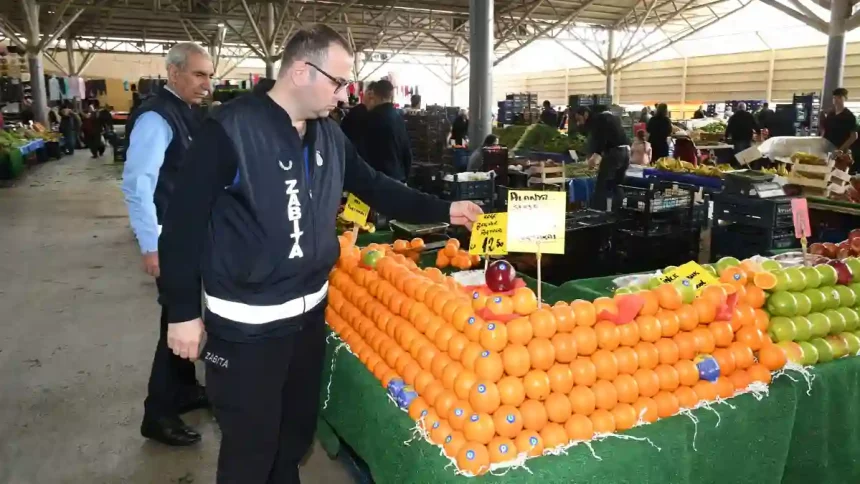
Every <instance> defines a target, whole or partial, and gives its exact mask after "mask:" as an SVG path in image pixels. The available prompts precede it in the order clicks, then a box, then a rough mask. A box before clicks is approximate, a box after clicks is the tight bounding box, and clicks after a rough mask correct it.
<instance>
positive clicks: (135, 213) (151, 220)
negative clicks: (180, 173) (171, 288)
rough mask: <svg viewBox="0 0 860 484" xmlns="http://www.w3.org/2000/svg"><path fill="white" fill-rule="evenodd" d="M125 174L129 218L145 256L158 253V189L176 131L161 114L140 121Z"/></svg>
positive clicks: (148, 116) (151, 112) (123, 182)
mask: <svg viewBox="0 0 860 484" xmlns="http://www.w3.org/2000/svg"><path fill="white" fill-rule="evenodd" d="M130 136H131V138H130V142H129V146H128V150H127V151H126V155H125V158H126V161H125V167H124V168H123V172H122V193H123V194H124V195H125V203H126V205H127V206H128V218H129V220H130V221H131V228H132V230H134V234H135V236H136V237H137V242H138V244H139V245H140V251H141V253H143V254H148V253H150V252H158V236H159V232H160V228H159V226H158V217H157V216H156V212H155V200H154V197H155V186H156V185H157V184H158V172H159V170H160V169H161V165H162V164H163V163H164V152H165V151H166V150H167V146H168V145H169V144H170V141H171V140H172V139H173V130H172V129H170V125H169V124H167V121H166V120H165V119H164V118H163V117H161V115H160V114H158V113H156V112H153V111H147V112H145V113H143V114H141V115H140V117H139V118H137V121H136V122H135V123H134V128H133V130H132V132H131V134H130Z"/></svg>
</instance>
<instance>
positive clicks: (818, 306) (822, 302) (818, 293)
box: [803, 289, 827, 313]
mask: <svg viewBox="0 0 860 484" xmlns="http://www.w3.org/2000/svg"><path fill="white" fill-rule="evenodd" d="M803 294H805V295H806V297H808V298H809V301H810V302H811V303H812V311H811V312H813V313H817V312H821V311H824V310H825V309H827V298H825V296H824V292H823V291H822V290H821V289H807V290H805V291H803Z"/></svg>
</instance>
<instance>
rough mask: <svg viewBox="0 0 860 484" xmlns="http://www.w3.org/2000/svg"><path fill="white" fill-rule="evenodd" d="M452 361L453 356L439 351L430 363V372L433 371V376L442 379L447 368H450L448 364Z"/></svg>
mask: <svg viewBox="0 0 860 484" xmlns="http://www.w3.org/2000/svg"><path fill="white" fill-rule="evenodd" d="M428 346H429V345H428ZM451 362H452V360H451V358H449V357H448V356H447V355H445V354H443V353H437V354H436V355H435V356H434V357H433V361H432V362H431V363H430V373H432V374H433V377H434V378H436V379H437V380H442V379H443V378H442V377H443V375H444V373H445V370H446V369H447V368H448V365H450V364H451ZM461 368H462V367H461Z"/></svg>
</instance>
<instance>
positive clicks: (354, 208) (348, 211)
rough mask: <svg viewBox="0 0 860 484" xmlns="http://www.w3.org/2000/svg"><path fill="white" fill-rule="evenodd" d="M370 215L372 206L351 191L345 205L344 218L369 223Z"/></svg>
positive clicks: (361, 223) (353, 221)
mask: <svg viewBox="0 0 860 484" xmlns="http://www.w3.org/2000/svg"><path fill="white" fill-rule="evenodd" d="M368 215H370V206H369V205H367V204H366V203H364V202H362V201H361V200H360V199H359V198H358V197H356V196H355V195H353V194H352V193H350V194H349V196H348V197H346V205H345V206H344V207H343V219H344V220H346V221H347V222H352V223H354V224H358V225H364V224H366V223H367V216H368Z"/></svg>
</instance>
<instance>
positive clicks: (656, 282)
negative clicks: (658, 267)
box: [648, 277, 663, 289]
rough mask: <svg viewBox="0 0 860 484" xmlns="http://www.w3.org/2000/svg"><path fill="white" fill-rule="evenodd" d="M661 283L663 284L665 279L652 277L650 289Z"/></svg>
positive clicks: (649, 283)
mask: <svg viewBox="0 0 860 484" xmlns="http://www.w3.org/2000/svg"><path fill="white" fill-rule="evenodd" d="M661 285H663V281H661V280H660V278H659V277H652V278H651V279H649V280H648V289H657V288H658V287H660V286H661Z"/></svg>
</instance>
